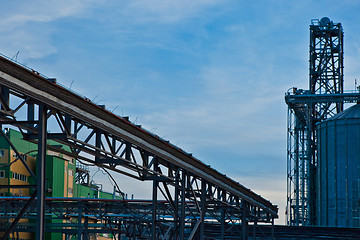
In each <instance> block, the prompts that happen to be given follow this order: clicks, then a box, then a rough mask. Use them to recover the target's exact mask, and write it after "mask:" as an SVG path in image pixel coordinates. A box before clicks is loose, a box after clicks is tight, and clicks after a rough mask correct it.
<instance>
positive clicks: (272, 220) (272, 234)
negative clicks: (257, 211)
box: [271, 216, 275, 240]
mask: <svg viewBox="0 0 360 240" xmlns="http://www.w3.org/2000/svg"><path fill="white" fill-rule="evenodd" d="M271 239H272V240H274V239H275V237H274V217H273V216H272V217H271Z"/></svg>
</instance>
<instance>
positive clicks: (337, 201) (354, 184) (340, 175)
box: [317, 119, 360, 227]
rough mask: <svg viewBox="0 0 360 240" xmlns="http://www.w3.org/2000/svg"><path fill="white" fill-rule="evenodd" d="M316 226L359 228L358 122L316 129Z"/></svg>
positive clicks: (336, 122)
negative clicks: (317, 137) (317, 159)
mask: <svg viewBox="0 0 360 240" xmlns="http://www.w3.org/2000/svg"><path fill="white" fill-rule="evenodd" d="M317 129H318V136H319V143H318V147H319V148H318V154H319V161H318V181H317V188H318V191H319V192H318V193H317V197H318V200H317V203H318V204H319V205H318V206H317V207H318V209H317V211H318V212H317V217H318V221H317V223H318V224H319V225H321V226H336V227H360V225H359V210H360V209H359V208H360V207H359V199H360V191H359V188H360V119H336V120H331V121H326V122H323V123H320V124H319V125H318V128H317Z"/></svg>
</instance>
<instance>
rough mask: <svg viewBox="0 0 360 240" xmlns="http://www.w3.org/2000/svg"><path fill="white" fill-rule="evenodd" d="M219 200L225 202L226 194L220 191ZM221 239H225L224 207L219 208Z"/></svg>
mask: <svg viewBox="0 0 360 240" xmlns="http://www.w3.org/2000/svg"><path fill="white" fill-rule="evenodd" d="M221 200H222V201H223V202H226V192H225V191H224V190H221ZM221 239H225V206H224V205H223V206H221Z"/></svg>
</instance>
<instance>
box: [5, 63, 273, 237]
mask: <svg viewBox="0 0 360 240" xmlns="http://www.w3.org/2000/svg"><path fill="white" fill-rule="evenodd" d="M0 86H1V90H2V91H1V94H0V104H1V109H0V125H1V127H3V126H5V125H12V126H14V127H17V128H18V129H19V131H20V132H21V133H22V135H23V138H24V139H25V140H28V141H31V142H34V143H36V144H38V146H39V149H38V152H39V153H41V154H38V156H43V154H42V153H43V151H44V149H45V147H46V149H47V150H48V151H52V152H56V153H62V154H65V155H67V156H70V157H73V158H76V159H77V160H78V161H82V162H86V163H87V164H93V165H96V166H99V167H102V168H103V169H106V171H108V170H111V171H114V172H117V173H121V174H124V175H126V176H129V177H132V178H135V179H138V180H140V181H153V199H152V204H151V211H150V212H151V221H150V222H146V223H147V224H146V227H147V228H148V236H151V238H152V239H158V238H163V237H164V236H167V237H168V236H171V237H170V238H172V239H184V238H185V235H186V234H187V233H186V231H185V230H186V229H189V226H190V229H191V231H190V233H189V237H190V238H199V239H202V238H204V237H205V235H204V234H199V233H204V224H205V223H207V220H206V219H207V217H211V219H212V220H216V221H218V222H220V223H221V224H222V226H223V227H222V229H223V236H224V235H225V234H226V233H225V231H226V230H225V229H226V227H225V225H227V224H228V223H234V225H235V224H239V223H241V224H242V226H243V229H242V230H243V231H242V232H243V234H244V235H243V238H246V236H247V234H246V230H247V227H246V226H247V223H248V222H249V221H250V222H254V221H256V222H267V223H271V221H272V220H273V219H274V218H276V217H277V207H276V206H274V205H272V204H271V203H270V202H269V201H267V200H265V199H263V198H262V197H261V196H259V195H257V194H255V193H254V192H252V191H251V190H249V189H247V188H245V187H243V186H242V185H240V184H239V183H237V182H235V181H233V180H232V179H230V178H228V177H226V176H225V175H223V174H221V173H219V172H217V171H216V170H214V169H212V168H210V167H209V166H207V165H205V164H204V163H202V162H201V161H199V160H197V159H196V158H194V157H192V155H191V154H188V153H186V152H184V151H183V150H181V149H180V148H178V147H176V146H174V145H172V144H171V143H169V142H168V141H165V140H163V139H161V138H159V137H158V136H156V135H154V134H152V133H150V132H148V131H146V130H144V129H143V128H141V126H138V125H134V124H132V123H131V122H129V120H128V118H122V117H119V116H116V115H114V114H112V113H111V112H108V111H106V110H105V109H104V107H103V106H97V105H95V104H94V103H92V102H91V101H89V100H88V99H87V98H84V97H81V96H79V95H77V94H74V93H73V92H71V91H69V90H66V89H64V88H63V87H61V86H60V85H58V84H56V81H55V80H54V79H48V78H45V77H44V76H41V75H40V74H39V73H37V72H35V71H33V70H29V69H26V68H24V67H22V66H19V65H18V64H16V63H14V62H12V61H9V60H8V59H6V58H3V57H0ZM36 116H38V117H37V118H36ZM44 131H45V132H44ZM2 133H3V135H4V136H6V134H5V133H4V132H3V131H2ZM46 140H52V143H51V144H49V142H47V144H46V145H45V144H44V142H46ZM9 143H10V142H9ZM54 143H58V144H54ZM10 144H11V143H10ZM11 146H12V148H13V149H14V151H15V152H16V146H14V145H12V144H11ZM61 146H62V147H61ZM64 146H66V147H64ZM17 155H18V158H19V159H21V154H19V153H17ZM38 162H39V159H38ZM23 163H24V164H25V165H26V163H25V161H23ZM44 164H45V162H44V161H43V162H42V165H39V166H38V167H40V168H41V167H44V166H45V165H44ZM108 173H109V172H108ZM32 175H34V174H32ZM33 177H34V178H37V179H38V182H37V186H38V192H37V194H38V195H37V197H38V198H37V199H43V197H42V195H41V194H43V192H44V189H43V188H42V186H41V185H42V184H44V180H43V179H44V175H41V176H33ZM118 190H119V192H120V189H119V188H118ZM160 194H161V195H160ZM159 196H160V197H159ZM159 198H161V199H165V200H166V202H167V212H166V215H167V216H171V217H170V219H172V220H171V221H165V222H167V223H168V224H169V222H170V223H171V224H170V225H168V226H171V228H170V227H169V228H168V229H167V230H166V231H164V230H163V229H162V226H163V224H162V222H163V221H164V220H163V219H160V216H162V215H159V211H160V210H159V201H158V200H159ZM39 202H40V201H37V203H38V206H37V209H38V211H40V210H39V209H43V208H44V203H41V204H40V203H39ZM39 204H40V205H39ZM160 212H161V211H160ZM37 214H38V215H39V214H41V215H42V216H44V212H43V210H42V211H41V212H38V213H37ZM79 214H81V212H80V211H79ZM79 216H80V215H79ZM140 219H142V218H140ZM42 222H43V220H41V218H40V220H39V223H38V225H37V227H38V228H39V229H43V227H42ZM129 222H132V223H134V229H135V228H139V227H140V226H143V224H144V223H145V222H142V221H141V220H136V218H135V219H134V220H130V221H129ZM135 226H136V227H135ZM79 227H80V226H79ZM45 228H46V227H45ZM46 229H48V228H46ZM44 231H45V230H40V232H38V234H37V236H38V239H40V238H39V236H42V234H43V232H44ZM79 231H80V230H79ZM78 235H79V234H78ZM128 235H130V234H128Z"/></svg>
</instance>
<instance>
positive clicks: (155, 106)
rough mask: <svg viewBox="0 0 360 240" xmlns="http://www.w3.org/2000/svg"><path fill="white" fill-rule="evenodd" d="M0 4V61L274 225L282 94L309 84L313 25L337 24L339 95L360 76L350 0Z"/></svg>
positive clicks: (99, 177) (282, 150)
mask: <svg viewBox="0 0 360 240" xmlns="http://www.w3.org/2000/svg"><path fill="white" fill-rule="evenodd" d="M0 2H1V9H0V11H1V16H2V17H1V20H0V34H1V37H0V53H1V54H4V55H6V56H8V57H10V58H13V59H14V60H17V61H19V62H21V63H23V64H25V65H26V66H28V67H30V68H32V69H35V70H36V71H38V72H40V73H42V74H44V75H46V76H48V77H54V78H57V81H58V83H60V84H62V85H64V86H65V87H67V88H71V89H72V90H73V91H75V92H77V93H79V94H81V95H83V96H86V97H87V98H89V99H91V100H93V102H95V103H97V104H104V105H106V108H107V109H108V110H110V111H113V112H114V113H115V114H117V115H119V116H129V117H130V121H132V122H134V123H136V124H141V125H142V126H143V127H144V128H146V129H147V130H150V131H151V132H153V133H155V134H157V135H159V136H160V137H162V138H164V139H167V140H170V142H172V143H173V144H175V145H177V146H179V147H181V148H182V149H184V150H185V151H187V152H191V153H193V155H194V156H195V157H196V158H198V159H200V160H201V161H202V162H204V163H206V164H210V165H211V167H213V168H215V169H217V170H218V171H220V172H222V173H224V174H226V175H227V176H229V177H231V178H232V179H234V180H236V181H238V182H240V183H241V184H243V185H245V186H246V187H247V188H250V189H252V190H253V191H255V192H256V193H257V194H260V195H261V196H263V197H264V198H266V199H268V200H270V201H271V202H272V203H273V204H276V205H278V206H279V215H280V218H279V220H277V222H276V223H277V224H284V223H285V215H284V214H285V207H286V162H287V160H286V121H287V106H286V104H285V102H284V94H285V92H287V91H288V89H289V88H291V87H298V88H303V89H307V88H308V59H309V56H308V55H309V25H310V24H311V20H312V19H321V18H322V17H325V16H326V17H329V18H330V19H331V20H332V21H334V22H336V23H337V22H341V23H342V25H343V28H344V32H345V41H344V51H345V55H344V56H345V61H344V62H345V69H344V71H345V89H347V90H353V89H354V81H355V79H360V62H359V57H360V41H359V39H360V25H359V22H360V14H359V11H360V1H357V0H343V1H333V0H327V1H325V0H318V1H310V0H304V1H289V0H278V1H264V0H259V1H244V0H197V1H193V0H172V1H171V0H168V1H166V0H62V1H55V0H46V1H45V0H33V1H31V3H29V1H25V0H13V1H5V0H0ZM94 174H95V176H93V178H94V179H96V181H100V182H102V183H103V185H104V188H105V190H109V191H111V187H108V189H106V187H105V186H111V184H109V180H108V178H107V177H106V176H105V175H103V174H102V173H101V171H100V172H96V173H93V175H94ZM115 178H116V179H117V181H118V184H119V186H120V188H121V189H122V190H123V191H125V192H127V193H129V194H134V196H135V198H150V197H151V191H150V192H149V191H148V189H147V188H148V186H149V185H148V184H139V183H138V182H135V181H134V180H131V179H128V178H126V177H124V176H118V175H116V176H115Z"/></svg>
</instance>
